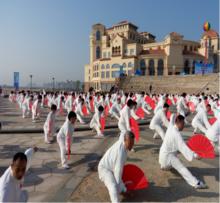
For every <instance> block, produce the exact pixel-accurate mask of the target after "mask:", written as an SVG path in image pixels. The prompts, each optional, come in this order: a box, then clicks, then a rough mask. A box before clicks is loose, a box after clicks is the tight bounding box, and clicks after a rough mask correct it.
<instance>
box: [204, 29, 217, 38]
mask: <svg viewBox="0 0 220 203" xmlns="http://www.w3.org/2000/svg"><path fill="white" fill-rule="evenodd" d="M204 36H208V37H210V38H218V37H219V34H218V32H216V31H215V30H212V29H210V30H209V31H206V32H204V33H203V35H202V37H204Z"/></svg>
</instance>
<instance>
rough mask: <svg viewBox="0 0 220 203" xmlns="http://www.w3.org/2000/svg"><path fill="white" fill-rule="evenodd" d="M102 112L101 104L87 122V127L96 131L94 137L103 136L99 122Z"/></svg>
mask: <svg viewBox="0 0 220 203" xmlns="http://www.w3.org/2000/svg"><path fill="white" fill-rule="evenodd" d="M103 112H104V108H103V106H99V107H98V111H96V112H95V114H94V115H93V117H92V119H91V121H90V124H89V127H90V128H91V129H94V130H95V131H96V132H97V135H96V137H103V136H104V135H103V133H102V132H101V123H100V118H101V116H102V115H103Z"/></svg>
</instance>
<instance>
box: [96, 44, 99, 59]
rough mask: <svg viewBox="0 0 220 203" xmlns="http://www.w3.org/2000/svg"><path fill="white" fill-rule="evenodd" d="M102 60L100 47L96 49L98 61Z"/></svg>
mask: <svg viewBox="0 0 220 203" xmlns="http://www.w3.org/2000/svg"><path fill="white" fill-rule="evenodd" d="M99 58H100V47H96V59H99Z"/></svg>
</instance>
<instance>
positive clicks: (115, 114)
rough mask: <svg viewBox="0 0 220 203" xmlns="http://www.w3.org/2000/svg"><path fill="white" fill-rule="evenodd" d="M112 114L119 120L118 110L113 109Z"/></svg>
mask: <svg viewBox="0 0 220 203" xmlns="http://www.w3.org/2000/svg"><path fill="white" fill-rule="evenodd" d="M109 113H110V112H109ZM110 114H111V115H112V116H114V117H115V118H116V119H117V120H118V121H119V118H120V116H119V115H118V114H117V113H116V112H114V111H112V112H111V113H110Z"/></svg>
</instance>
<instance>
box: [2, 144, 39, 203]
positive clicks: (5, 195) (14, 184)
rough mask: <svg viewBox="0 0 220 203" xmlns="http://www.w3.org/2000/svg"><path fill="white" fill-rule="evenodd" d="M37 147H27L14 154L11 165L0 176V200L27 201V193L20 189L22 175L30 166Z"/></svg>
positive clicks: (22, 180) (22, 179)
mask: <svg viewBox="0 0 220 203" xmlns="http://www.w3.org/2000/svg"><path fill="white" fill-rule="evenodd" d="M36 151H37V148H36V147H34V148H29V149H27V150H26V151H25V153H23V152H18V153H17V154H15V155H14V157H13V161H12V164H11V166H9V168H8V169H7V170H6V171H5V172H4V174H3V175H2V176H1V178H0V202H27V200H28V193H27V191H25V190H22V184H23V182H24V175H25V173H26V171H27V170H28V169H29V168H30V165H31V159H32V157H33V154H34V152H36Z"/></svg>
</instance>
